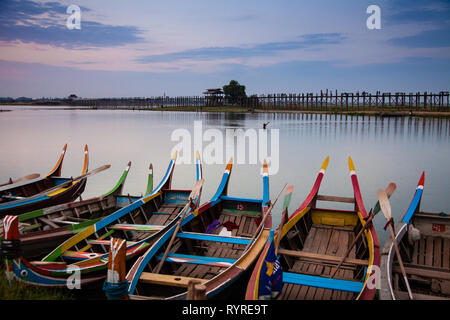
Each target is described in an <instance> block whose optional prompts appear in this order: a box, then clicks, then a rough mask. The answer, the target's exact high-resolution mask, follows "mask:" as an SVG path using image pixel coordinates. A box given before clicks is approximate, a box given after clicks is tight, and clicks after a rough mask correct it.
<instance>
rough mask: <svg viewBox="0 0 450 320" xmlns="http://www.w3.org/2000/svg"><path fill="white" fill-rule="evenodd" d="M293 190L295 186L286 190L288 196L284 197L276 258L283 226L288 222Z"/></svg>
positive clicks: (276, 252) (276, 245)
mask: <svg viewBox="0 0 450 320" xmlns="http://www.w3.org/2000/svg"><path fill="white" fill-rule="evenodd" d="M292 190H294V186H288V187H287V188H286V194H285V196H284V201H283V211H282V213H281V222H280V225H279V226H278V229H279V233H278V236H277V243H276V244H275V256H276V255H277V254H278V247H279V246H280V241H281V232H282V230H283V226H284V224H285V223H286V222H287V221H288V217H287V213H288V207H289V204H290V203H291V198H292Z"/></svg>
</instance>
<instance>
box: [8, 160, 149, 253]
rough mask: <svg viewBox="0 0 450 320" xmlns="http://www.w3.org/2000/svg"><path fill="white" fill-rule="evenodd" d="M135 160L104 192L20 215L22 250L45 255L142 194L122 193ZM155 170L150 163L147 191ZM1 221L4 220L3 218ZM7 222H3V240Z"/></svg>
mask: <svg viewBox="0 0 450 320" xmlns="http://www.w3.org/2000/svg"><path fill="white" fill-rule="evenodd" d="M130 167H131V162H129V163H128V165H127V167H126V168H125V170H124V171H123V173H122V175H121V177H120V179H119V181H118V182H117V184H116V185H115V186H114V187H113V188H112V189H111V190H110V191H108V192H107V193H105V194H104V195H102V196H99V197H94V198H91V199H86V200H79V201H74V202H68V203H64V204H60V205H56V206H52V207H48V208H43V209H38V210H34V211H31V212H27V213H23V214H21V215H19V216H18V219H19V239H20V244H21V249H22V254H23V256H24V257H25V258H27V259H40V258H43V257H44V256H45V255H46V254H48V253H49V252H50V250H52V249H54V248H55V247H56V246H58V244H60V243H61V242H63V241H65V240H67V239H68V238H69V237H71V236H73V235H74V234H76V233H78V232H79V231H81V230H83V229H84V228H86V227H87V226H90V225H92V224H94V223H95V222H98V221H99V220H100V218H101V217H104V216H107V215H109V214H111V213H113V212H114V211H116V210H118V209H120V208H122V207H124V206H126V205H127V204H129V203H132V202H134V201H136V200H138V199H139V198H140V197H142V196H130V195H129V194H128V195H122V189H123V186H124V184H125V180H126V178H127V175H128V172H129V170H130ZM152 181H153V170H152V167H151V165H150V172H149V174H148V184H147V190H146V192H147V193H146V194H148V193H150V192H151V190H152ZM0 222H1V221H0ZM2 237H3V223H0V241H1V240H2Z"/></svg>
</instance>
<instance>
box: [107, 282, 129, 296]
mask: <svg viewBox="0 0 450 320" xmlns="http://www.w3.org/2000/svg"><path fill="white" fill-rule="evenodd" d="M128 285H129V283H128V280H125V281H123V282H118V283H111V282H108V281H105V282H104V283H103V291H104V292H105V295H106V297H107V298H108V300H120V299H122V298H124V297H125V296H126V295H127V294H128Z"/></svg>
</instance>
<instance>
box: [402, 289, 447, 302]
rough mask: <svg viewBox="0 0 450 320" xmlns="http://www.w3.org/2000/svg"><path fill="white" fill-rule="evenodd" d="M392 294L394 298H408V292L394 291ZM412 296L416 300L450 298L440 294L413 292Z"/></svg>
mask: <svg viewBox="0 0 450 320" xmlns="http://www.w3.org/2000/svg"><path fill="white" fill-rule="evenodd" d="M394 295H395V297H396V298H399V299H402V300H409V296H408V292H405V291H398V290H395V291H394ZM414 298H415V299H417V300H450V298H446V297H440V296H432V295H428V294H420V293H415V292H414Z"/></svg>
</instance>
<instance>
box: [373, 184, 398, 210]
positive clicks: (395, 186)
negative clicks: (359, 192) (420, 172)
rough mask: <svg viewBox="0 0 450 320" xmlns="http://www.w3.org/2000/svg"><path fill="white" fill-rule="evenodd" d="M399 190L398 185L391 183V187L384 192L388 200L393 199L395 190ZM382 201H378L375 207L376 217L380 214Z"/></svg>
mask: <svg viewBox="0 0 450 320" xmlns="http://www.w3.org/2000/svg"><path fill="white" fill-rule="evenodd" d="M396 188H397V185H396V184H395V183H393V182H391V183H389V185H388V186H387V187H386V189H385V190H384V191H385V192H386V194H387V197H388V199H390V198H391V196H392V194H393V193H394V191H395V189H396ZM380 210H381V208H380V201H377V203H376V204H375V206H374V207H373V215H376V214H377V213H378V212H380Z"/></svg>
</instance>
